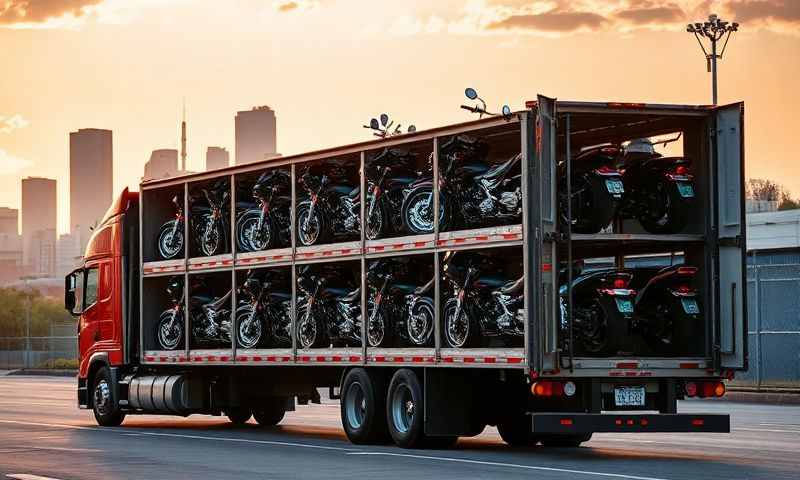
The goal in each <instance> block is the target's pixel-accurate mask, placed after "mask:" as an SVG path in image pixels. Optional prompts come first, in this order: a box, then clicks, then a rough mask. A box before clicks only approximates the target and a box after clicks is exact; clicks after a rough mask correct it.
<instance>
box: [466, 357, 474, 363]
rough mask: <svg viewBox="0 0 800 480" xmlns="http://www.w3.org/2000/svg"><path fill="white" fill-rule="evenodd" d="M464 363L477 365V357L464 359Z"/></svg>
mask: <svg viewBox="0 0 800 480" xmlns="http://www.w3.org/2000/svg"><path fill="white" fill-rule="evenodd" d="M464 363H475V357H464Z"/></svg>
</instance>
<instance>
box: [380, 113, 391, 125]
mask: <svg viewBox="0 0 800 480" xmlns="http://www.w3.org/2000/svg"><path fill="white" fill-rule="evenodd" d="M387 123H389V115H386V114H385V113H381V125H383V126H384V127H385V126H386V124H387Z"/></svg>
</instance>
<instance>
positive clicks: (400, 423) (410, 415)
mask: <svg viewBox="0 0 800 480" xmlns="http://www.w3.org/2000/svg"><path fill="white" fill-rule="evenodd" d="M415 411H416V408H415V404H414V397H413V395H412V394H411V389H410V388H409V387H408V385H406V384H404V383H403V384H400V385H398V386H397V389H396V390H395V392H394V396H393V398H392V421H393V423H394V427H395V428H396V429H397V431H398V432H400V433H406V432H408V431H409V430H410V429H411V425H412V424H413V422H414V414H415V413H416V412H415Z"/></svg>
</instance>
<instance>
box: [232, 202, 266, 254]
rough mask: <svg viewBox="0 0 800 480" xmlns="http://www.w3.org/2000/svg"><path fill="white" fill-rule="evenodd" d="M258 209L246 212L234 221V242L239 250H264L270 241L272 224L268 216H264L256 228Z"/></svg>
mask: <svg viewBox="0 0 800 480" xmlns="http://www.w3.org/2000/svg"><path fill="white" fill-rule="evenodd" d="M260 217H261V212H259V211H249V212H246V213H245V214H244V215H242V217H241V218H240V219H239V221H237V222H236V244H237V246H238V247H239V251H242V252H258V251H260V250H266V249H267V248H269V246H270V244H271V243H272V225H271V222H270V219H269V217H267V218H265V219H264V221H263V222H262V224H261V228H260V229H259V228H258V220H259V218H260Z"/></svg>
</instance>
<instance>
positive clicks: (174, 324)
mask: <svg viewBox="0 0 800 480" xmlns="http://www.w3.org/2000/svg"><path fill="white" fill-rule="evenodd" d="M180 322H181V319H179V318H176V319H175V320H173V319H172V318H165V319H164V320H162V321H161V325H159V328H158V343H159V344H160V345H161V348H163V349H164V350H174V349H175V348H177V347H178V344H179V343H180V341H181V333H183V332H182V328H181V326H180ZM170 324H171V326H170Z"/></svg>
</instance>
